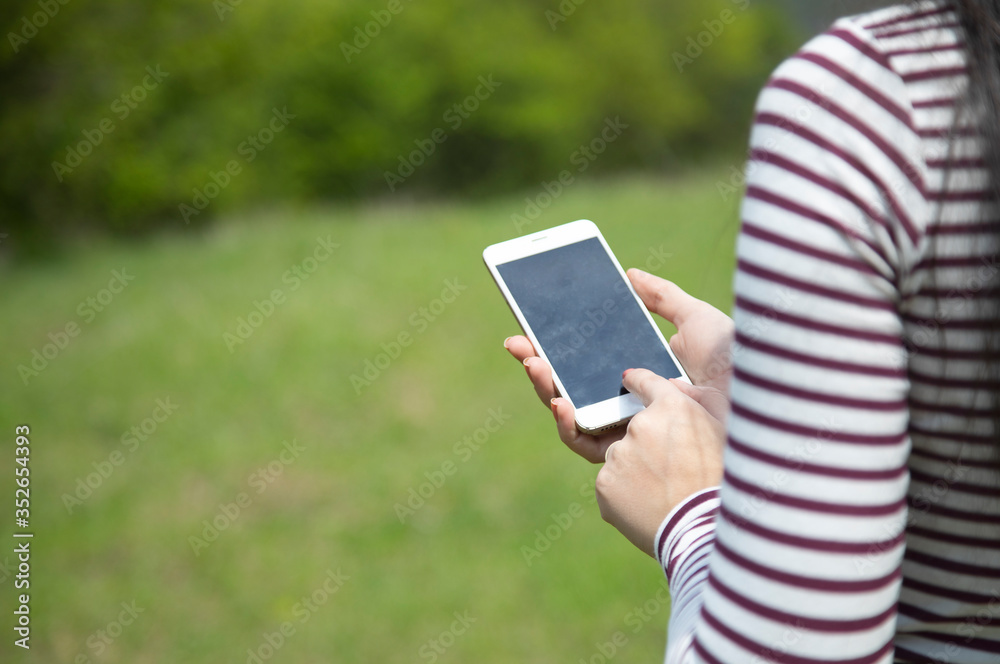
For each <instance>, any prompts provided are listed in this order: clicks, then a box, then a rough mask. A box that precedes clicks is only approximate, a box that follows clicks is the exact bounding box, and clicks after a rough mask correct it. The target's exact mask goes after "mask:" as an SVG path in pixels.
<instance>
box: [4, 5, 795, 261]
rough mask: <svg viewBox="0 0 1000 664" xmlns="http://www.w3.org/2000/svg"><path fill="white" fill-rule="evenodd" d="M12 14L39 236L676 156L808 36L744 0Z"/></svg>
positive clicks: (23, 157) (18, 143) (30, 9)
mask: <svg viewBox="0 0 1000 664" xmlns="http://www.w3.org/2000/svg"><path fill="white" fill-rule="evenodd" d="M0 24H2V25H3V26H4V28H5V29H4V34H5V35H6V42H7V43H6V44H5V47H4V48H3V49H2V50H0V145H2V146H3V150H4V153H5V154H4V159H3V161H2V163H0V214H2V216H3V219H4V225H5V226H7V229H9V230H11V231H16V233H17V235H19V236H20V237H21V238H24V239H30V240H32V241H33V242H35V243H36V244H37V243H43V242H45V241H47V239H48V238H51V237H53V236H56V235H58V234H60V233H66V232H74V231H75V230H78V229H106V230H109V231H113V232H121V233H134V232H142V231H144V230H147V229H150V228H154V227H156V226H160V225H173V226H179V227H184V226H191V225H201V224H204V223H206V222H207V221H208V220H209V219H210V218H211V217H212V216H213V215H215V214H217V213H219V212H222V211H226V210H232V209H234V208H239V207H245V206H248V205H252V204H254V203H257V202H261V201H270V200H282V201H288V200H316V199H328V198H329V199H333V198H343V197H352V198H353V197H373V196H387V195H390V194H393V193H396V194H403V195H423V194H439V193H481V192H493V191H497V190H503V189H509V188H512V187H524V186H532V185H539V186H540V183H541V182H543V181H551V180H553V179H555V178H556V177H558V175H559V173H560V172H561V171H562V170H564V169H570V170H572V171H573V172H574V173H576V172H577V171H578V169H579V168H580V167H582V166H583V164H584V162H585V161H586V165H587V170H588V173H594V172H597V173H609V172H614V171H618V170H622V169H649V168H655V169H662V168H664V167H670V166H672V165H675V164H678V163H685V162H686V161H688V160H690V159H692V158H698V157H699V156H701V155H705V154H711V153H712V152H714V151H718V150H720V149H726V148H731V147H732V146H733V145H734V143H735V142H737V141H739V140H742V138H743V137H744V135H745V130H746V127H747V126H748V123H749V113H750V109H751V106H752V102H753V98H754V96H755V94H756V89H757V88H758V87H759V85H760V84H761V82H762V81H763V79H764V78H765V77H766V75H767V74H768V73H769V71H770V70H771V69H772V68H773V67H774V65H775V64H776V63H777V62H778V61H779V60H780V59H781V58H782V57H783V56H785V55H787V53H788V52H789V51H790V50H791V49H792V48H793V47H794V46H795V45H796V44H797V43H798V37H797V34H796V33H795V32H794V31H793V30H791V29H790V28H789V22H788V21H786V20H785V16H784V14H783V13H782V12H780V11H777V10H773V9H768V8H767V7H758V6H757V5H756V4H754V5H753V6H751V3H750V2H749V1H748V0H707V1H704V2H680V1H677V0H675V1H673V2H671V1H669V0H668V1H664V0H656V1H654V0H620V1H619V2H616V3H613V4H611V3H597V2H586V1H585V0H545V1H540V0H501V1H500V2H493V3H470V2H461V1H459V0H424V1H422V2H412V0H377V1H376V2H373V3H364V4H359V3H343V2H336V3H330V2H323V1H320V0H290V1H288V2H284V3H263V2H243V1H242V0H213V1H212V2H206V1H204V0H198V1H195V0H172V1H171V2H165V1H162V0H151V1H150V2H144V3H135V2H128V1H126V0H105V2H103V3H100V4H99V5H93V4H86V3H78V2H73V1H72V0H32V1H21V0H8V2H7V3H5V4H4V6H3V8H2V9H0ZM615 118H620V120H621V123H623V124H625V125H627V126H628V127H627V129H625V130H623V131H621V132H620V136H616V138H615V143H614V146H613V148H611V147H609V148H608V149H607V151H606V152H605V153H604V154H602V155H600V157H599V158H596V159H593V160H590V158H589V157H580V156H579V155H578V154H576V153H577V151H578V150H579V149H580V147H581V146H584V145H587V144H589V143H590V142H591V141H592V140H594V139H598V138H599V137H600V135H601V132H602V131H603V129H604V127H605V125H606V122H608V120H611V121H614V120H615ZM597 145H598V146H599V145H600V142H599V141H598V143H597ZM574 156H576V162H573V161H572V160H573V159H574ZM7 229H4V230H7Z"/></svg>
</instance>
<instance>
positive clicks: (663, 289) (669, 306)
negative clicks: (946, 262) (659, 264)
mask: <svg viewBox="0 0 1000 664" xmlns="http://www.w3.org/2000/svg"><path fill="white" fill-rule="evenodd" d="M628 278H629V281H631V282H632V286H633V287H634V288H635V292H636V293H638V294H639V297H640V298H642V301H643V304H645V305H646V308H647V309H649V310H650V311H652V312H653V313H655V314H657V315H659V316H662V317H663V318H665V319H667V320H668V321H670V322H671V323H673V324H674V326H675V327H680V326H681V324H682V323H683V322H684V319H685V318H686V317H687V316H689V315H691V314H692V313H693V312H694V311H696V310H697V305H698V304H699V300H698V299H697V298H694V297H691V296H690V295H688V294H687V293H686V292H684V290H683V289H682V288H681V287H680V286H678V285H677V284H675V283H674V282H672V281H667V280H666V279H662V278H660V277H657V276H655V275H652V274H649V273H648V272H643V271H642V270H639V269H637V268H632V269H631V270H629V271H628Z"/></svg>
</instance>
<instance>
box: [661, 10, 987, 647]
mask: <svg viewBox="0 0 1000 664" xmlns="http://www.w3.org/2000/svg"><path fill="white" fill-rule="evenodd" d="M962 39H963V37H962V32H961V30H960V28H959V25H958V18H957V16H956V14H955V13H954V12H953V11H951V10H949V8H948V6H947V5H946V4H942V3H941V2H937V1H925V2H923V3H916V4H908V5H899V6H895V7H891V8H887V9H883V10H879V11H876V12H872V13H868V14H865V15H862V16H856V17H851V18H846V19H842V20H840V21H838V22H837V23H835V24H834V25H833V26H832V28H831V29H830V30H829V31H828V32H826V33H825V34H823V35H821V36H819V37H817V38H816V39H814V40H812V41H811V42H810V43H808V44H807V45H806V46H805V47H803V49H802V50H801V51H800V52H799V53H798V54H796V55H795V56H794V57H792V58H791V59H789V60H788V61H786V62H785V63H784V64H783V65H782V66H781V67H780V68H779V69H778V70H777V71H776V72H775V74H774V75H773V77H772V78H771V80H770V81H769V83H768V84H767V86H766V88H765V89H764V91H763V92H762V94H761V96H760V99H759V101H758V106H757V113H756V118H755V122H754V128H753V133H752V138H751V150H752V152H751V159H750V162H749V165H748V167H747V191H746V197H745V200H744V203H743V207H742V228H741V232H740V237H739V241H738V244H737V257H738V267H737V274H736V278H735V286H734V289H735V295H736V299H735V312H734V319H735V322H736V330H737V333H736V339H735V342H734V346H733V356H734V374H733V379H732V385H731V397H732V411H731V413H730V416H729V421H728V425H727V426H728V446H727V449H726V453H725V475H724V479H723V483H722V486H721V487H719V488H717V489H711V490H708V491H705V492H702V493H699V494H697V495H695V496H692V497H691V498H689V499H688V500H687V501H685V502H684V503H683V504H681V505H680V506H678V507H677V508H676V509H675V510H674V511H673V512H672V513H671V514H670V515H669V516H668V517H667V519H666V520H665V521H664V523H663V525H662V526H661V528H660V531H659V533H658V534H657V552H658V557H659V560H660V562H661V564H662V565H663V568H664V571H665V572H666V574H667V578H668V579H669V582H670V587H671V594H672V598H673V603H672V609H671V618H670V626H669V640H668V645H667V654H666V659H667V662H669V663H670V664H675V663H678V662H710V663H725V664H730V663H735V662H748V663H754V664H756V663H757V662H772V661H773V662H785V663H791V664H819V663H821V662H850V663H852V664H867V663H869V662H908V663H909V662H948V663H950V664H976V663H983V664H985V663H986V662H990V663H993V664H996V663H997V662H1000V492H998V488H1000V470H998V469H1000V465H998V464H997V463H996V458H997V451H998V445H997V442H996V440H997V437H996V435H995V434H994V433H993V424H992V419H991V418H992V415H993V411H992V409H993V408H994V406H993V405H992V402H991V400H990V393H989V391H990V390H994V391H995V390H997V389H1000V384H998V382H997V379H996V378H995V377H991V376H990V375H989V374H988V372H985V371H984V362H983V357H984V356H985V353H986V352H987V349H988V346H987V344H988V340H989V338H990V334H989V324H988V322H987V320H986V316H987V315H988V311H984V306H983V305H984V304H986V305H989V304H995V303H996V302H997V299H998V293H1000V286H998V280H997V279H996V278H995V277H996V275H997V272H998V269H1000V263H998V258H997V253H996V249H995V246H994V244H993V242H992V239H993V238H994V237H995V236H996V235H998V231H1000V225H998V224H1000V213H998V209H997V206H996V205H995V204H994V203H993V202H991V201H990V196H989V182H990V180H989V171H988V169H987V167H986V164H985V160H984V159H983V145H982V139H981V138H980V137H979V135H978V133H977V131H976V126H975V123H974V121H973V120H961V119H960V121H959V122H958V123H955V122H954V119H955V116H956V114H957V110H958V109H959V108H961V101H962V99H963V97H964V92H965V90H966V89H967V86H968V72H967V68H966V55H965V52H964V48H963V42H962ZM989 120H990V121H992V122H996V121H998V119H997V118H990V119H989ZM953 128H954V129H955V130H956V135H955V137H954V138H953V139H952V130H953ZM946 179H947V182H946ZM992 353H993V356H994V357H996V356H997V355H998V354H1000V349H997V348H995V347H994V348H993V349H992Z"/></svg>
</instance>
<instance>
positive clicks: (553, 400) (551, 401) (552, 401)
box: [549, 397, 559, 418]
mask: <svg viewBox="0 0 1000 664" xmlns="http://www.w3.org/2000/svg"><path fill="white" fill-rule="evenodd" d="M549 407H551V408H552V414H553V415H555V416H556V418H558V417H559V414H558V413H557V412H556V410H557V409H558V408H559V406H558V405H557V404H556V398H555V397H553V398H552V399H549Z"/></svg>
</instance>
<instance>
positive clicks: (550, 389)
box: [523, 357, 559, 405]
mask: <svg viewBox="0 0 1000 664" xmlns="http://www.w3.org/2000/svg"><path fill="white" fill-rule="evenodd" d="M523 364H524V369H525V371H527V372H528V380H530V381H531V384H532V386H534V388H535V394H537V395H538V398H539V399H541V400H542V403H544V404H546V405H548V404H549V402H551V401H552V399H553V398H555V397H557V396H559V391H558V390H557V389H556V384H555V381H553V380H552V370H551V369H550V368H549V365H548V363H547V362H546V361H545V360H543V359H542V358H540V357H529V358H526V359H525V360H524V362H523Z"/></svg>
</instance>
